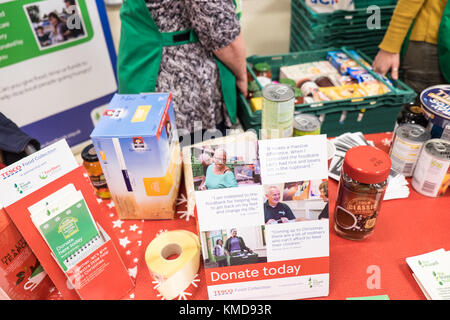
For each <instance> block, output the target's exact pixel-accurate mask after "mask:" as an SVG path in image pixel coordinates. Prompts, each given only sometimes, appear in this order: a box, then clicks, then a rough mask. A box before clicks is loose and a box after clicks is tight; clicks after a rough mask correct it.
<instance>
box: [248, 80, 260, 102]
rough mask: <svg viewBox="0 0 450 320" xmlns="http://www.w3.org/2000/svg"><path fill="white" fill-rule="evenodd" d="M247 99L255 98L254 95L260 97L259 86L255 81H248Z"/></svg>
mask: <svg viewBox="0 0 450 320" xmlns="http://www.w3.org/2000/svg"><path fill="white" fill-rule="evenodd" d="M247 91H248V96H247V98H248V99H251V98H255V97H258V96H259V97H260V96H261V89H260V88H259V86H258V84H257V83H256V81H251V82H249V83H248V90H247Z"/></svg>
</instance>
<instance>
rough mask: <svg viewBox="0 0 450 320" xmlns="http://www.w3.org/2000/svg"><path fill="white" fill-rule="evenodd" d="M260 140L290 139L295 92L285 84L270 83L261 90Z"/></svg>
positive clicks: (292, 129)
mask: <svg viewBox="0 0 450 320" xmlns="http://www.w3.org/2000/svg"><path fill="white" fill-rule="evenodd" d="M262 96H263V107H262V111H261V129H262V130H261V139H277V138H287V137H292V134H293V131H294V127H293V124H294V106H295V104H294V102H295V91H294V89H293V88H292V87H290V86H288V85H286V84H280V83H271V84H268V85H266V86H265V87H264V88H263V90H262Z"/></svg>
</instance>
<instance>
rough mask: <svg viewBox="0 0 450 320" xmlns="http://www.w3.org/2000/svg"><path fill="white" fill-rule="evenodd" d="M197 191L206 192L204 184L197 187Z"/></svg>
mask: <svg viewBox="0 0 450 320" xmlns="http://www.w3.org/2000/svg"><path fill="white" fill-rule="evenodd" d="M198 190H200V191H203V190H206V186H205V185H204V184H202V185H200V186H199V187H198Z"/></svg>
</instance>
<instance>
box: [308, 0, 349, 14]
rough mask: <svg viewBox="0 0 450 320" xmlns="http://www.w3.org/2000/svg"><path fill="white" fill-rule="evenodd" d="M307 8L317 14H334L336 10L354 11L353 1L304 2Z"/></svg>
mask: <svg viewBox="0 0 450 320" xmlns="http://www.w3.org/2000/svg"><path fill="white" fill-rule="evenodd" d="M305 3H306V5H307V6H308V7H310V8H311V9H312V10H314V11H315V12H317V13H325V12H334V11H337V10H347V11H350V10H355V3H354V1H353V0H329V1H323V0H305Z"/></svg>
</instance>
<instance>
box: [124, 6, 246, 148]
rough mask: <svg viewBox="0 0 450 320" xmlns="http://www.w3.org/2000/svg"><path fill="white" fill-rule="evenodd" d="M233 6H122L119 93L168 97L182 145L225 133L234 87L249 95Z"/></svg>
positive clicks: (229, 122) (230, 117) (233, 114)
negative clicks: (207, 132) (196, 137)
mask: <svg viewBox="0 0 450 320" xmlns="http://www.w3.org/2000/svg"><path fill="white" fill-rule="evenodd" d="M238 4H240V1H239V2H236V1H233V0H219V1H198V0H171V1H168V0H124V1H123V4H122V7H121V11H120V18H121V35H120V44H119V54H118V62H117V74H118V83H119V89H118V91H119V93H121V94H138V93H148V92H171V93H172V96H173V102H174V109H175V116H176V124H177V131H178V134H179V135H180V136H183V139H182V140H183V141H184V142H185V143H186V142H187V141H186V138H189V139H188V140H191V139H192V138H193V137H194V135H193V133H194V132H198V131H200V132H204V131H205V130H206V129H208V130H214V129H216V128H220V129H221V132H220V133H219V134H223V133H224V129H225V128H228V127H230V126H231V125H232V124H233V123H235V121H236V105H237V101H236V100H237V99H236V93H237V90H236V88H238V89H239V90H240V91H241V92H243V93H244V94H246V93H247V70H246V56H245V45H244V41H243V37H242V34H241V28H240V23H239V19H238V15H240V12H237V11H240V8H241V6H240V5H238ZM190 142H192V141H190ZM186 144H188V143H186Z"/></svg>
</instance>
